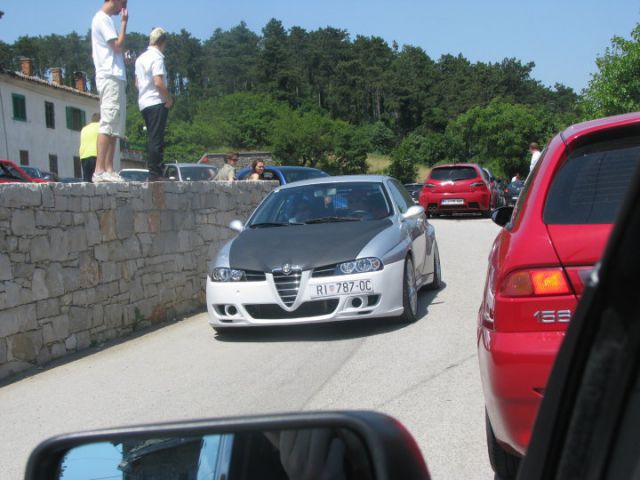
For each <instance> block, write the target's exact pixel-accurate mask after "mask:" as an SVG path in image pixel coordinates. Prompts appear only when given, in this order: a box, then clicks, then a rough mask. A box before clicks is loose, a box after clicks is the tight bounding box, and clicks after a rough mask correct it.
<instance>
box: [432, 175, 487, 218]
mask: <svg viewBox="0 0 640 480" xmlns="http://www.w3.org/2000/svg"><path fill="white" fill-rule="evenodd" d="M446 168H473V169H474V170H475V171H476V177H475V178H471V179H465V180H459V181H452V180H444V181H440V180H434V179H433V178H432V176H433V173H434V171H437V170H438V169H446ZM428 185H433V186H428ZM447 200H459V201H461V203H459V204H457V205H447V204H446V201H447ZM419 202H420V205H422V206H423V207H424V209H425V210H426V211H428V212H431V213H451V212H489V211H490V210H491V202H492V198H491V187H490V185H489V183H488V182H487V181H486V179H485V178H484V175H483V174H482V171H481V169H480V167H479V166H478V165H477V164H475V163H455V164H450V165H438V166H437V167H434V168H433V170H431V173H430V174H429V177H427V179H426V180H425V186H424V187H423V188H422V191H421V192H420V197H419Z"/></svg>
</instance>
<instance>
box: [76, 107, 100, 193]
mask: <svg viewBox="0 0 640 480" xmlns="http://www.w3.org/2000/svg"><path fill="white" fill-rule="evenodd" d="M99 122H100V114H99V113H94V114H93V115H91V123H87V124H86V125H85V126H84V127H82V130H80V151H79V154H78V155H79V156H80V167H81V168H82V178H83V179H84V181H85V182H91V177H93V172H94V171H95V169H96V157H97V156H98V129H99V128H100V124H99Z"/></svg>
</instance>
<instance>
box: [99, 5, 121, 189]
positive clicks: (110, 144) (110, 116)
mask: <svg viewBox="0 0 640 480" xmlns="http://www.w3.org/2000/svg"><path fill="white" fill-rule="evenodd" d="M118 14H119V15H120V33H118V32H117V30H116V26H115V23H114V21H113V19H112V18H111V17H113V16H114V15H118ZM128 20H129V12H128V10H127V0H104V3H103V5H102V8H101V9H100V10H98V13H96V14H95V16H94V17H93V21H92V22H91V50H92V56H93V64H94V66H95V69H96V87H97V89H98V95H99V96H100V127H99V134H98V151H97V158H96V169H95V172H94V174H93V182H94V183H99V182H122V181H123V180H122V178H121V177H120V175H118V174H117V173H115V172H114V171H113V156H114V154H115V151H116V141H117V139H118V138H120V137H124V125H125V120H126V113H127V112H126V108H127V104H126V95H125V86H126V76H125V67H124V55H123V51H124V41H125V36H126V33H127V22H128Z"/></svg>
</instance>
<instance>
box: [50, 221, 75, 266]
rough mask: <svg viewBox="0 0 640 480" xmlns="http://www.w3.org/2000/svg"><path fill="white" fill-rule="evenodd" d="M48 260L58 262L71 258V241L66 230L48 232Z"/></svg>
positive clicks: (58, 229) (57, 229)
mask: <svg viewBox="0 0 640 480" xmlns="http://www.w3.org/2000/svg"><path fill="white" fill-rule="evenodd" d="M49 246H50V247H49V256H48V260H53V261H56V262H60V261H63V260H68V259H70V258H72V256H71V239H70V236H69V235H68V234H67V231H66V230H63V229H60V228H54V229H51V230H50V231H49Z"/></svg>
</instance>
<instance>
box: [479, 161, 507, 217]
mask: <svg viewBox="0 0 640 480" xmlns="http://www.w3.org/2000/svg"><path fill="white" fill-rule="evenodd" d="M482 172H483V173H484V178H485V180H486V181H487V182H488V183H489V188H490V190H491V202H490V203H491V209H495V208H498V207H503V206H504V197H503V195H502V191H501V190H500V184H499V181H498V179H497V178H496V177H494V176H493V173H491V170H489V169H488V168H486V167H482Z"/></svg>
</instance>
